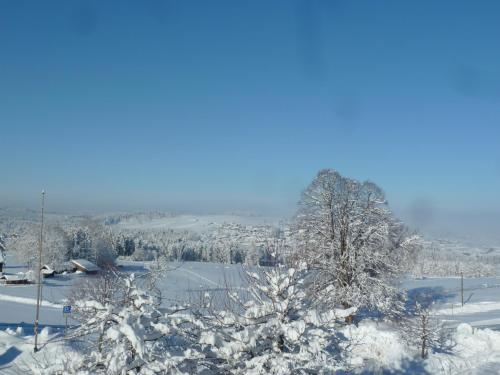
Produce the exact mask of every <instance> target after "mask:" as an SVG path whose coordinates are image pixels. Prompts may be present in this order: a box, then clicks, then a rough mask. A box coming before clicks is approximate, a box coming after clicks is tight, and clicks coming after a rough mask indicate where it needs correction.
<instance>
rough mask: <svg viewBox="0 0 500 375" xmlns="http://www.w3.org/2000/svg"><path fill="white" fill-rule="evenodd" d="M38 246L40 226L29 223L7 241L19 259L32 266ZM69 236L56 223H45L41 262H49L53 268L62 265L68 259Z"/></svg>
mask: <svg viewBox="0 0 500 375" xmlns="http://www.w3.org/2000/svg"><path fill="white" fill-rule="evenodd" d="M39 246H40V227H39V226H38V225H35V224H33V225H30V226H29V227H27V228H25V229H24V230H23V232H21V233H18V234H17V235H16V237H14V238H12V239H11V240H10V243H9V251H12V252H13V253H14V254H16V256H17V257H18V258H19V259H22V260H24V261H25V262H26V264H27V265H28V267H30V268H33V267H34V266H35V264H37V261H38V247H39ZM68 247H69V237H68V235H67V233H66V232H65V231H64V229H62V227H61V226H59V225H57V224H47V225H45V227H44V231H43V251H42V264H49V265H51V266H52V267H54V268H56V269H57V268H59V267H62V266H63V264H64V262H66V261H68V260H69V248H68Z"/></svg>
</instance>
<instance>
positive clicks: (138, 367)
mask: <svg viewBox="0 0 500 375" xmlns="http://www.w3.org/2000/svg"><path fill="white" fill-rule="evenodd" d="M92 290H93V291H95V292H96V293H95V298H87V299H83V300H80V301H78V300H75V302H74V309H75V313H76V315H77V317H78V319H79V320H80V323H81V325H80V326H79V327H78V328H76V329H75V330H74V331H72V332H71V335H70V338H72V339H77V338H78V339H82V338H84V339H85V342H86V343H87V345H86V346H85V347H84V349H83V351H84V352H85V355H86V360H85V361H83V362H81V363H79V365H78V366H75V363H72V366H70V368H74V369H75V372H76V373H79V374H98V373H103V374H155V373H169V371H170V372H173V373H175V372H178V373H183V371H184V370H183V368H184V367H186V368H187V367H189V366H190V364H189V361H190V360H194V359H197V358H198V357H199V354H197V352H196V351H195V350H194V349H186V348H184V347H183V345H182V337H185V334H184V332H185V331H184V329H183V327H182V326H183V324H191V321H192V319H191V318H190V316H189V315H184V314H182V313H179V312H174V313H171V314H165V313H164V312H161V311H160V310H159V308H158V304H157V301H156V298H155V297H153V296H152V295H150V294H149V293H147V292H145V291H143V290H141V289H140V288H139V287H138V282H137V279H136V278H135V277H134V275H130V276H127V277H120V276H116V277H115V278H113V275H109V276H107V277H105V278H103V279H102V280H101V282H100V283H97V284H95V285H94V288H93V289H92ZM172 342H177V344H172ZM77 360H78V359H77ZM188 372H189V370H186V373H188Z"/></svg>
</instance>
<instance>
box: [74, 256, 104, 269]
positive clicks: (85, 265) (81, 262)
mask: <svg viewBox="0 0 500 375" xmlns="http://www.w3.org/2000/svg"><path fill="white" fill-rule="evenodd" d="M70 262H71V263H73V264H74V265H75V266H78V267H80V268H82V269H84V270H85V271H87V272H95V271H99V270H100V268H99V267H97V266H96V265H95V264H94V263H92V262H90V261H88V260H87V259H71V261H70Z"/></svg>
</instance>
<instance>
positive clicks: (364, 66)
mask: <svg viewBox="0 0 500 375" xmlns="http://www.w3.org/2000/svg"><path fill="white" fill-rule="evenodd" d="M28 4H29V5H28V6H26V3H23V4H21V3H18V2H6V3H5V4H3V6H2V12H0V43H1V45H2V51H3V53H2V59H1V61H0V101H1V102H2V103H3V108H2V110H1V111H0V127H1V133H0V136H1V138H0V160H1V161H2V174H1V177H0V178H1V182H0V207H5V206H9V207H22V208H30V209H35V210H36V209H38V205H39V203H38V201H39V193H40V190H41V189H42V188H45V189H46V190H47V206H48V210H49V211H55V212H71V213H79V212H80V213H81V212H88V213H91V212H113V211H125V212H134V211H173V212H186V213H188V212H192V213H224V212H250V213H254V214H262V215H275V216H290V215H292V214H293V212H294V211H295V208H296V203H297V202H298V200H299V199H300V193H301V191H302V190H303V189H304V188H305V187H306V186H307V185H308V184H309V182H310V181H311V180H312V179H313V177H314V176H315V174H316V173H317V171H318V170H320V169H322V168H334V169H336V170H338V171H339V172H340V173H341V174H342V175H345V176H348V177H352V178H355V179H358V180H371V181H373V182H375V183H376V184H378V185H379V186H380V187H381V188H382V189H384V191H385V192H386V195H387V199H388V201H389V204H390V207H391V208H392V209H393V210H394V211H395V212H396V213H398V214H399V215H400V216H401V217H403V218H404V219H405V220H406V221H408V222H409V224H410V225H413V226H415V227H419V228H422V230H424V228H425V230H426V231H432V230H439V231H447V230H448V231H453V232H457V233H460V232H463V231H464V230H468V229H470V230H471V231H473V232H474V233H476V234H475V236H477V238H481V237H485V236H486V237H498V236H497V231H498V229H497V228H498V227H499V224H500V200H499V199H498V192H499V191H500V147H499V142H500V124H499V121H500V105H499V99H500V70H499V66H500V65H499V64H498V62H499V61H500V48H499V47H498V46H499V45H500V44H499V42H500V40H499V37H500V23H498V20H497V15H498V13H499V12H500V3H496V2H488V3H480V4H477V3H474V4H473V3H470V4H468V3H462V2H458V3H457V2H455V1H442V2H438V3H437V2H430V1H424V2H418V3H397V2H385V1H382V2H377V3H373V2H369V1H362V2H356V3H353V2H336V1H334V2H328V1H307V0H302V1H300V0H298V1H293V2H272V3H270V2H266V1H253V2H232V1H221V2H216V3H213V2H198V1H185V2H161V1H146V2H141V3H133V2H106V3H101V2H97V1H86V2H82V1H55V2H50V3H46V2H34V1H33V2H31V1H29V2H28ZM472 227H475V228H476V227H477V228H476V229H473V228H472ZM446 228H449V229H446ZM464 228H465V229H464Z"/></svg>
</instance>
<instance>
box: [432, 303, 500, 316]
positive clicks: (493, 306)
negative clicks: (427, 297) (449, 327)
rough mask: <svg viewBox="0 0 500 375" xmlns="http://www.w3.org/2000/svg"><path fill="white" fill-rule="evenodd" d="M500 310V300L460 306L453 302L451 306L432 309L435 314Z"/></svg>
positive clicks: (460, 313)
mask: <svg viewBox="0 0 500 375" xmlns="http://www.w3.org/2000/svg"><path fill="white" fill-rule="evenodd" d="M495 310H499V311H500V302H477V303H468V304H465V305H464V306H462V305H461V304H453V308H447V309H439V310H434V313H435V314H436V315H462V314H474V313H484V312H488V311H495Z"/></svg>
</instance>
